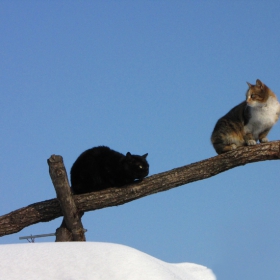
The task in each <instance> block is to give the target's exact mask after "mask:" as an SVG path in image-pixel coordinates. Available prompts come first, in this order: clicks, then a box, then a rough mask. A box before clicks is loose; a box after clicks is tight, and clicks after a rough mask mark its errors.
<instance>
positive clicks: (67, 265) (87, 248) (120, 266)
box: [0, 242, 216, 280]
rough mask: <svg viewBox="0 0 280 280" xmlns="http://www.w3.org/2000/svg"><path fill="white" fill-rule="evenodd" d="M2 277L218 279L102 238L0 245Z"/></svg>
mask: <svg viewBox="0 0 280 280" xmlns="http://www.w3.org/2000/svg"><path fill="white" fill-rule="evenodd" d="M0 279H1V280H19V279H28V280H33V279H34V280H35V279H36V280H38V279H40V280H44V279H48V280H50V279H52V280H56V279H57V280H77V279H79V280H80V279H81V280H83V279H93V280H126V279H128V280H157V279H159V280H169V279H175V280H215V279H216V277H215V275H214V274H213V273H212V271H211V270H210V269H208V268H207V267H205V266H201V265H197V264H193V263H180V264H171V263H166V262H163V261H161V260H159V259H156V258H154V257H152V256H150V255H147V254H145V253H142V252H140V251H138V250H136V249H133V248H130V247H127V246H124V245H118V244H110V243H99V242H59V243H55V242H53V243H30V244H10V245H0Z"/></svg>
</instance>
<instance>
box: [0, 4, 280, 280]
mask: <svg viewBox="0 0 280 280" xmlns="http://www.w3.org/2000/svg"><path fill="white" fill-rule="evenodd" d="M233 2H234V3H233ZM279 12H280V2H279V1H211V2H210V1H141V2H140V1H1V2H0V38H1V44H0V59H1V63H0V80H1V82H0V95H1V110H0V119H1V124H2V125H1V146H0V153H1V168H0V193H1V204H0V215H4V214H7V213H9V212H11V211H13V210H16V209H19V208H21V207H24V206H27V205H29V204H31V203H35V202H39V201H43V200H46V199H51V198H54V197H55V191H54V188H53V186H52V183H51V179H50V177H49V173H48V165H47V159H48V158H49V157H50V156H51V155H52V154H59V155H62V156H63V158H64V163H65V166H66V169H67V171H68V172H69V170H70V168H71V166H72V164H73V162H74V161H75V159H76V158H77V157H78V155H79V154H80V153H81V152H82V151H84V150H86V149H88V148H91V147H94V146H98V145H107V146H109V147H110V148H112V149H115V150H117V151H119V152H122V153H126V152H128V151H130V152H131V153H134V154H144V153H149V156H148V158H147V159H148V161H149V164H150V175H152V174H157V173H159V172H163V171H167V170H170V169H172V168H175V167H179V166H183V165H186V164H190V163H193V162H196V161H199V160H203V159H206V158H209V157H212V156H215V151H214V149H213V148H212V146H211V144H210V135H211V132H212V130H213V127H214V125H215V123H216V121H217V119H218V118H219V117H221V116H222V115H224V114H225V113H226V112H227V111H228V110H229V109H231V108H232V107H233V106H235V105H237V104H238V103H239V102H241V101H243V100H244V98H245V92H246V90H247V84H246V81H248V82H250V83H252V84H254V83H255V81H256V79H260V80H262V81H263V82H264V83H265V84H266V85H268V86H269V87H270V88H271V89H272V90H273V91H274V92H275V93H276V95H277V94H278V96H279V97H280V80H279V65H280V55H279V49H280V33H279V30H280V21H279ZM279 130H280V127H279V124H276V126H275V127H274V128H273V129H272V131H271V132H270V134H269V139H270V140H278V139H280V137H279ZM279 165H280V162H278V161H267V162H262V163H255V164H251V165H247V166H243V167H239V168H235V169H233V170H230V171H228V172H225V173H222V174H219V175H217V176H215V177H212V178H210V179H207V180H203V181H199V182H195V183H192V184H188V185H186V186H181V187H178V188H175V189H172V190H170V191H167V192H163V193H160V194H155V195H152V196H149V197H146V198H143V199H140V200H137V201H133V202H131V203H128V204H125V205H122V206H118V207H111V208H107V209H102V210H98V211H93V212H90V213H86V214H85V216H84V217H83V225H84V227H85V228H86V229H87V230H88V232H87V234H86V237H87V240H88V241H104V242H114V243H121V244H124V245H128V246H131V247H134V248H136V249H138V250H141V251H143V252H146V253H148V254H151V255H153V256H155V257H157V258H160V259H162V260H164V261H167V262H194V263H198V264H202V265H205V266H208V267H210V268H211V269H212V270H213V271H214V273H215V274H216V275H217V278H218V279H227V280H233V279H235V280H236V279H240V280H242V279H255V280H257V279H277V277H278V276H279V273H280V265H279V259H280V241H279V233H280V223H279V216H280V215H279V214H280V206H279V198H280V189H279V175H278V174H279ZM60 223H61V218H60V219H56V220H54V221H52V222H49V223H40V224H37V225H34V226H30V227H28V228H25V229H24V230H22V231H21V232H19V233H17V234H13V235H9V236H5V237H2V238H0V243H1V244H6V243H20V242H21V243H24V241H20V240H19V237H20V236H25V235H29V234H33V235H36V234H43V233H51V232H54V231H55V229H56V228H57V227H58V226H59V225H60ZM53 240H54V239H53V238H46V239H41V240H39V239H38V241H37V240H36V241H37V242H45V241H50V242H52V241H53Z"/></svg>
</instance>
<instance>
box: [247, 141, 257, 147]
mask: <svg viewBox="0 0 280 280" xmlns="http://www.w3.org/2000/svg"><path fill="white" fill-rule="evenodd" d="M246 144H247V145H248V146H254V145H256V144H257V142H256V141H255V140H248V141H247V143H246Z"/></svg>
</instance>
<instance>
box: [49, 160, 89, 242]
mask: <svg viewBox="0 0 280 280" xmlns="http://www.w3.org/2000/svg"><path fill="white" fill-rule="evenodd" d="M48 165H49V172H50V176H51V179H52V182H53V185H54V188H55V191H56V195H57V199H58V201H59V204H60V207H61V210H62V213H63V216H64V219H63V222H62V224H61V226H60V228H58V229H57V230H56V241H69V238H70V237H71V240H73V241H85V240H86V238H85V234H84V228H83V224H82V221H81V216H82V214H83V213H81V212H79V211H78V209H77V207H76V204H75V201H74V199H73V195H72V193H71V190H70V186H69V182H68V178H67V172H66V169H65V167H64V163H63V158H62V156H56V155H52V156H51V157H50V158H49V159H48ZM68 231H69V232H68ZM65 236H66V238H65Z"/></svg>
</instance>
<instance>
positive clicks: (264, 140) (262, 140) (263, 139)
mask: <svg viewBox="0 0 280 280" xmlns="http://www.w3.org/2000/svg"><path fill="white" fill-rule="evenodd" d="M260 142H261V143H267V142H268V139H267V138H266V137H264V138H262V139H260Z"/></svg>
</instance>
